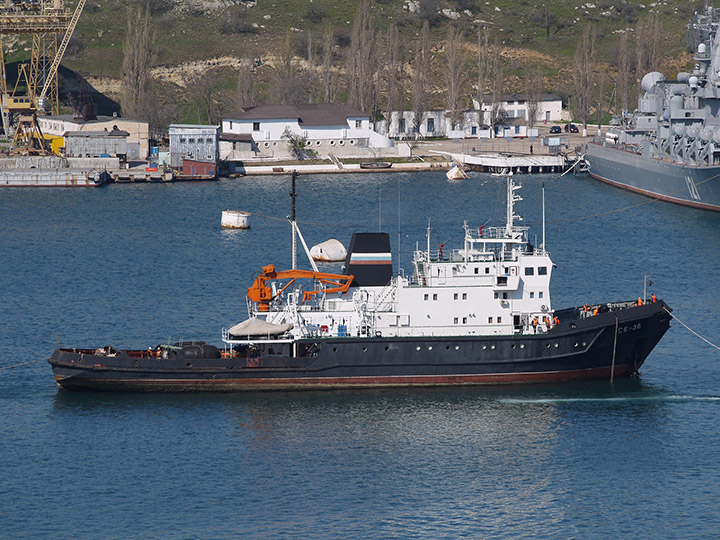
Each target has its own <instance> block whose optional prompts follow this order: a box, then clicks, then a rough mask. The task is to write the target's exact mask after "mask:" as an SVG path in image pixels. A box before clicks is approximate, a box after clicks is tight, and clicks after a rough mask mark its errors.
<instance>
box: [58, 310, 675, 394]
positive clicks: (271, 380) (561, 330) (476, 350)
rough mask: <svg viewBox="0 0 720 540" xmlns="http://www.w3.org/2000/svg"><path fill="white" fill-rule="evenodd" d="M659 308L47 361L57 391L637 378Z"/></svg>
mask: <svg viewBox="0 0 720 540" xmlns="http://www.w3.org/2000/svg"><path fill="white" fill-rule="evenodd" d="M665 307H666V305H665V303H664V302H662V301H659V302H657V303H654V304H647V305H645V306H642V307H634V308H628V309H624V310H620V311H610V312H606V313H602V314H599V315H597V316H595V317H589V318H581V319H572V320H569V321H567V322H563V323H561V324H559V325H557V326H556V327H554V328H553V329H551V330H550V331H549V332H547V333H539V334H537V335H528V334H516V335H513V336H482V337H476V336H470V337H466V336H464V337H427V336H426V337H415V338H383V337H373V338H322V339H308V340H301V341H299V342H298V344H297V350H298V351H299V352H298V355H297V356H292V357H288V356H272V355H267V356H261V357H260V358H246V357H221V358H195V359H192V360H188V359H185V358H174V359H160V358H147V357H140V356H137V355H136V356H132V355H131V354H129V353H125V352H120V353H118V354H117V355H116V356H102V355H96V354H93V353H92V352H91V351H78V350H75V351H74V350H72V349H58V350H56V351H55V352H54V353H53V355H52V357H51V358H50V360H49V362H50V364H51V365H52V368H53V372H54V374H55V379H56V381H57V384H58V386H59V387H60V388H62V389H65V390H103V391H151V392H155V391H168V392H182V391H215V392H233V391H243V390H299V389H330V388H339V387H355V388H377V387H388V386H395V387H399V386H457V385H479V384H511V383H531V382H547V381H567V380H587V379H603V378H610V377H615V378H620V377H627V376H630V375H633V374H635V373H637V372H638V370H639V368H640V366H641V365H642V364H643V362H644V361H645V359H646V358H647V356H648V355H649V354H650V352H651V351H652V350H653V348H654V347H655V345H656V344H657V343H658V341H659V340H660V338H662V336H663V335H664V334H665V332H666V331H667V329H668V328H669V324H670V319H671V315H670V314H669V313H668V312H667V311H665V309H664V308H665ZM616 328H617V332H616ZM138 354H139V353H138Z"/></svg>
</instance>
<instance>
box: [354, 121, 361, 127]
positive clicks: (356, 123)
mask: <svg viewBox="0 0 720 540" xmlns="http://www.w3.org/2000/svg"><path fill="white" fill-rule="evenodd" d="M355 127H356V128H357V129H360V128H361V127H362V120H355Z"/></svg>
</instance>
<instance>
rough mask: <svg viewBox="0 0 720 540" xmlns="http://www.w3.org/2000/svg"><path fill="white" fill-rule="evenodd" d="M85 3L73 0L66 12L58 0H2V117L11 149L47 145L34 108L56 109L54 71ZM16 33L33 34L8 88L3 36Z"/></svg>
mask: <svg viewBox="0 0 720 540" xmlns="http://www.w3.org/2000/svg"><path fill="white" fill-rule="evenodd" d="M84 6H85V0H78V3H77V6H76V7H75V10H74V11H73V12H71V11H70V10H68V9H65V6H64V3H63V0H4V5H0V93H1V96H2V121H3V128H4V130H5V133H6V135H9V134H10V132H11V131H12V128H13V127H14V128H15V136H14V137H13V150H18V149H23V150H24V151H27V152H29V153H44V152H47V150H48V149H47V143H46V141H45V140H44V139H43V138H42V134H41V133H40V128H39V126H38V125H37V113H38V112H45V111H46V110H49V111H50V112H51V113H52V114H57V113H58V109H59V103H58V77H57V71H58V67H59V65H60V61H61V60H62V57H63V55H64V53H65V49H66V48H67V44H68V42H69V41H70V37H71V36H72V33H73V31H74V30H75V26H76V25H77V22H78V20H79V18H80V14H81V13H82V9H83V7H84ZM20 34H25V35H31V36H32V40H33V45H32V53H31V56H30V62H29V65H27V64H24V65H21V66H20V69H18V78H17V81H16V83H15V86H14V88H13V90H12V92H9V91H8V90H9V88H8V82H7V77H6V73H5V55H4V43H3V42H4V41H6V40H7V36H12V35H20ZM61 35H62V39H61V40H59V39H58V38H59V36H61ZM22 79H24V81H22ZM23 84H24V93H21V92H22V91H23V88H22V86H23Z"/></svg>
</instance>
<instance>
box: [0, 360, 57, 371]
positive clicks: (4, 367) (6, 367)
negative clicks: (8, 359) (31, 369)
mask: <svg viewBox="0 0 720 540" xmlns="http://www.w3.org/2000/svg"><path fill="white" fill-rule="evenodd" d="M42 360H47V358H36V359H35V360H30V361H28V362H21V363H19V364H13V365H11V366H3V367H0V371H2V370H5V369H12V368H16V367H20V366H27V365H28V364H32V363H34V362H40V361H42Z"/></svg>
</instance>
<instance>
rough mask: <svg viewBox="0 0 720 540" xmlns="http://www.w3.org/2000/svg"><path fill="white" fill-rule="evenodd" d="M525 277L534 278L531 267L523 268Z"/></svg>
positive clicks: (533, 270)
mask: <svg viewBox="0 0 720 540" xmlns="http://www.w3.org/2000/svg"><path fill="white" fill-rule="evenodd" d="M525 275H526V276H534V275H535V269H534V268H533V267H532V266H526V267H525Z"/></svg>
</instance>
